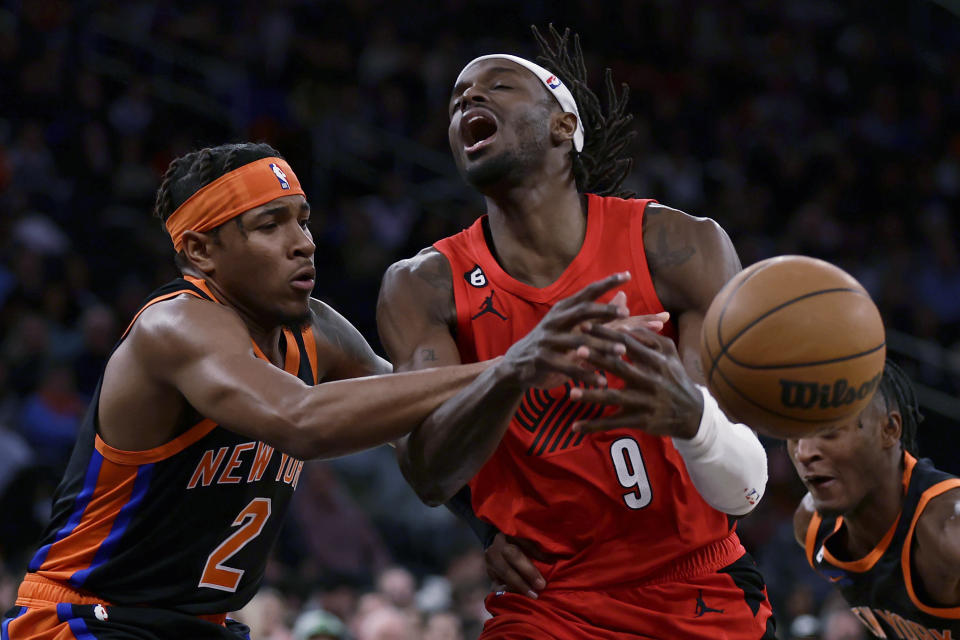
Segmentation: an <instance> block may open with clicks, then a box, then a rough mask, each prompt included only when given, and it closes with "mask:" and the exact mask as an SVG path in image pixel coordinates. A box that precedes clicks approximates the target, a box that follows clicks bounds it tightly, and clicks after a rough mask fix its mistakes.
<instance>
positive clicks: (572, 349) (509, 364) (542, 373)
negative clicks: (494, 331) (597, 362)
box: [502, 272, 630, 388]
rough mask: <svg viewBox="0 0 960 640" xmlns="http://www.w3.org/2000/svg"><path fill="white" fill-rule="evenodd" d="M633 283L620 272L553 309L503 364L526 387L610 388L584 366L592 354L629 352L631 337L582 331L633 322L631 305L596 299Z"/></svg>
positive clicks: (509, 352) (583, 290)
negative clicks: (573, 382) (589, 326)
mask: <svg viewBox="0 0 960 640" xmlns="http://www.w3.org/2000/svg"><path fill="white" fill-rule="evenodd" d="M629 279H630V273H629V272H623V273H615V274H613V275H611V276H608V277H606V278H604V279H603V280H599V281H597V282H594V283H593V284H589V285H587V286H586V287H584V288H583V289H581V290H580V291H578V292H577V293H575V294H573V295H572V296H570V297H569V298H565V299H563V300H561V301H560V302H558V303H556V304H555V305H553V308H552V309H550V311H549V312H548V313H547V315H545V316H544V317H543V319H541V320H540V323H539V324H537V326H536V327H534V328H533V330H532V331H531V332H530V333H528V334H527V335H526V336H524V337H523V338H522V339H521V340H519V341H517V342H516V343H514V345H513V346H512V347H510V349H509V350H508V351H507V353H506V354H505V356H504V360H503V363H502V366H504V367H505V368H506V370H507V371H508V372H509V375H510V376H511V377H512V378H513V379H514V380H516V382H517V383H519V384H520V385H522V386H524V387H543V388H551V387H556V386H559V385H561V384H563V383H564V382H566V380H567V379H568V378H570V379H573V380H576V381H579V382H583V383H584V384H587V385H591V386H593V385H600V386H602V385H605V384H606V378H604V377H603V376H602V375H600V374H599V373H597V372H596V371H593V370H592V369H588V368H584V367H582V366H580V364H581V362H582V361H583V360H584V359H585V358H586V357H587V356H589V355H596V354H606V355H607V356H609V357H611V358H614V357H617V358H619V357H620V355H622V354H624V353H625V352H626V347H625V346H624V344H623V339H622V336H623V335H625V334H621V333H619V332H613V333H609V334H606V335H603V336H598V335H591V334H589V333H586V332H583V331H581V330H580V325H582V324H583V323H584V322H588V321H589V322H591V323H605V322H610V321H613V320H618V319H619V320H625V319H627V318H628V317H629V313H630V312H629V311H628V310H627V308H626V305H625V304H614V303H612V302H611V303H607V304H602V303H598V302H595V300H596V299H597V298H598V297H600V296H601V295H603V294H604V293H606V292H607V291H610V290H611V289H614V288H616V287H618V286H620V285H622V284H623V283H624V282H627V281H628V280H629Z"/></svg>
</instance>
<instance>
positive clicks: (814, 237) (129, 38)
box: [0, 0, 960, 640]
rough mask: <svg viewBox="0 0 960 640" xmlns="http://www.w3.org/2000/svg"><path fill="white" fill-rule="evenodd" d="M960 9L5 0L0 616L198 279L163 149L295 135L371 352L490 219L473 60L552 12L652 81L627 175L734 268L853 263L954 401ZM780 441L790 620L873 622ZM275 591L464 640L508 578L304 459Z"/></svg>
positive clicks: (805, 624)
mask: <svg viewBox="0 0 960 640" xmlns="http://www.w3.org/2000/svg"><path fill="white" fill-rule="evenodd" d="M958 21H960V18H958V17H956V16H954V15H952V14H950V13H948V12H947V11H945V10H944V9H942V8H941V7H940V6H939V5H937V4H934V3H931V2H908V1H906V0H897V1H894V2H885V3H882V7H881V6H878V5H876V3H872V2H866V1H865V0H850V1H844V2H841V1H840V0H794V1H793V2H789V3H771V2H765V1H763V0H743V1H739V2H728V1H719V2H717V1H706V0H704V1H699V0H644V1H642V2H641V1H638V0H610V1H605V2H594V1H591V0H555V1H550V2H547V1H546V0H527V1H525V2H523V3H516V2H509V1H507V0H489V1H488V2H485V3H482V4H481V3H474V2H470V1H468V0H444V1H443V2H436V3H416V2H412V1H410V2H405V1H400V2H396V1H395V2H382V1H379V0H350V1H349V2H346V1H334V0H316V1H306V0H303V1H299V2H297V1H293V0H290V1H283V0H272V1H271V0H266V1H263V0H261V1H258V2H252V1H249V0H238V1H236V2H231V3H219V2H213V1H211V0H195V1H192V2H173V1H171V2H152V1H146V0H123V1H120V0H116V1H112V2H107V1H104V2H95V1H81V2H71V1H69V0H30V1H26V2H7V3H4V5H3V8H0V513H3V514H4V517H3V518H0V560H2V563H0V609H2V608H4V607H6V606H7V605H9V604H10V603H12V599H13V593H12V589H13V585H14V583H15V582H16V581H17V580H18V579H19V577H20V574H21V573H22V571H23V569H24V567H25V555H26V554H28V553H29V552H30V550H31V547H32V545H33V543H34V542H35V540H36V537H37V535H38V534H39V527H40V526H42V523H43V522H44V519H45V517H46V514H47V511H48V510H49V501H48V500H49V495H50V492H51V491H52V488H53V486H55V483H56V481H57V480H58V479H59V475H60V473H61V471H62V468H63V466H64V463H65V459H66V456H67V455H68V454H69V451H70V448H71V446H72V443H73V438H74V433H75V431H76V428H77V425H78V422H79V420H80V419H81V417H82V414H83V412H84V411H85V408H86V404H87V402H88V400H89V398H90V396H91V394H92V393H93V392H94V389H95V386H96V384H97V379H98V377H99V375H100V372H101V370H102V367H103V365H104V363H105V360H106V358H107V357H108V356H109V354H110V351H111V349H112V347H113V344H114V343H115V341H116V339H117V338H118V336H119V335H120V333H121V332H122V330H123V328H124V327H125V325H126V323H127V322H128V321H129V320H130V318H131V317H132V316H133V313H134V312H135V311H136V309H137V308H138V306H139V304H140V302H141V300H143V298H144V297H145V296H146V295H147V294H148V293H149V292H150V291H151V290H152V289H153V288H155V287H156V286H158V285H160V284H162V283H164V282H166V281H168V280H170V279H172V278H174V277H176V275H177V272H176V270H175V268H174V265H173V260H172V258H173V252H172V248H171V246H170V243H169V239H168V238H167V236H166V235H165V233H164V231H163V230H162V228H161V225H160V223H159V221H158V220H156V219H154V218H152V217H151V211H152V204H153V197H154V193H155V191H156V188H157V187H158V185H159V181H160V178H161V176H162V174H163V172H164V170H165V169H166V166H167V164H168V163H169V162H170V160H172V159H173V158H174V157H176V156H178V155H181V154H183V153H185V152H187V151H190V150H193V149H196V148H199V147H201V146H208V145H215V144H220V143H223V142H228V141H242V140H256V141H266V142H269V143H271V144H272V145H273V146H275V147H277V148H278V149H279V150H280V151H281V152H282V153H283V154H284V156H285V157H286V158H287V159H288V160H289V161H290V163H291V165H292V166H293V167H294V168H295V169H296V171H297V173H298V175H299V177H300V180H301V182H302V183H303V184H304V185H305V188H306V190H307V195H308V197H309V199H310V201H311V204H312V208H313V222H312V230H313V233H314V236H315V239H316V242H317V245H318V251H317V256H316V259H317V265H318V278H317V290H316V291H315V295H317V296H318V297H320V298H322V299H324V300H326V301H328V302H330V303H331V304H332V305H333V306H334V307H335V308H337V309H338V310H339V311H341V312H342V313H343V314H344V315H346V316H347V317H348V318H349V319H350V320H351V321H353V322H354V323H355V324H356V326H357V327H358V328H359V329H360V330H361V331H362V332H363V334H364V335H365V336H366V337H367V339H368V340H369V341H370V342H371V343H372V344H374V345H378V341H377V337H376V327H375V321H374V303H375V300H376V296H377V291H378V287H379V282H380V277H381V275H382V274H383V272H384V270H385V269H386V267H387V266H388V265H389V264H390V263H391V262H393V261H394V260H396V259H398V258H400V257H405V256H409V255H412V254H413V253H415V252H416V251H418V250H419V249H420V248H422V247H424V246H427V245H429V244H430V243H432V242H433V241H435V240H437V239H439V238H441V237H443V236H445V235H449V234H451V233H455V232H457V231H459V230H460V229H461V228H463V227H464V226H467V225H468V224H469V223H470V222H472V220H473V219H474V218H475V217H476V216H478V215H479V214H480V213H482V208H483V203H482V201H481V200H480V199H479V198H478V197H476V196H475V195H473V194H472V193H471V191H470V190H469V189H468V188H467V187H466V185H464V184H463V183H462V182H460V180H459V178H458V177H457V176H456V172H455V170H454V167H453V162H452V160H451V159H450V157H449V151H448V150H447V146H446V145H447V142H446V126H447V115H446V111H447V98H448V95H449V92H450V88H451V86H452V83H453V79H454V78H455V76H456V74H457V73H458V72H459V70H460V68H461V67H462V66H463V64H464V63H466V62H467V61H468V60H470V59H471V58H473V57H474V56H475V55H479V54H482V53H490V52H494V51H503V52H510V53H518V54H520V55H524V56H526V57H531V58H532V57H533V56H534V55H535V50H534V48H533V40H532V37H531V36H530V33H529V25H530V24H531V23H536V24H538V25H540V26H544V25H546V24H547V23H548V22H554V23H556V24H557V25H558V26H559V27H564V26H570V27H572V28H573V29H574V30H576V31H578V32H579V33H580V34H581V37H582V42H583V47H584V50H585V54H586V57H587V66H588V69H589V72H590V76H591V78H592V84H593V86H594V88H595V89H599V88H600V86H601V83H600V78H601V77H602V76H601V73H602V69H603V67H605V66H609V67H611V68H612V69H613V71H614V77H615V78H616V80H617V81H623V82H627V83H628V84H629V85H630V86H631V101H630V108H631V111H632V112H633V113H634V114H635V115H636V120H635V127H636V131H637V132H638V136H637V139H636V141H635V143H634V144H633V146H632V148H631V150H630V151H631V153H632V155H633V156H634V158H635V164H634V169H633V172H632V173H631V175H630V176H629V178H628V181H627V186H628V187H629V188H631V189H633V190H634V191H636V192H637V193H638V194H640V195H643V196H647V197H654V198H657V199H658V200H660V201H661V202H663V203H665V204H668V205H671V206H674V207H677V208H680V209H683V210H685V211H688V212H690V213H693V214H697V215H706V216H710V217H712V218H714V219H716V220H717V221H718V222H720V224H721V225H723V226H724V228H725V229H726V230H727V231H728V232H729V233H730V235H731V237H732V238H733V241H734V243H735V245H736V246H737V248H738V250H739V253H740V256H741V259H742V262H743V263H744V264H745V265H746V264H750V263H752V262H755V261H756V260H759V259H763V258H766V257H769V256H771V255H776V254H783V253H803V254H807V255H814V256H818V257H822V258H825V259H828V260H831V261H833V262H835V263H836V264H838V265H840V266H842V267H844V268H846V269H847V270H849V271H850V272H852V273H853V274H854V275H855V276H857V277H858V278H859V279H860V281H861V282H862V283H863V284H864V285H865V286H866V287H867V288H868V289H869V290H870V292H871V293H872V294H873V296H874V298H875V300H876V301H877V302H878V304H879V305H880V307H881V310H882V312H883V314H884V317H885V318H886V320H887V322H888V326H889V327H890V328H891V329H893V330H895V331H897V332H900V333H902V334H905V335H909V336H915V337H917V338H920V339H922V340H924V341H925V342H918V343H917V344H922V345H928V347H926V348H928V350H929V351H930V353H929V354H926V355H925V357H924V358H919V357H918V358H917V359H916V360H915V361H913V362H908V363H907V365H908V368H909V370H910V371H911V373H912V374H913V375H914V376H915V377H916V379H917V380H918V381H920V382H922V383H923V384H924V385H927V386H929V387H931V388H934V389H939V390H940V391H942V392H944V393H945V394H947V395H948V396H952V397H954V398H956V397H958V396H960V374H957V371H960V247H958V242H960V229H958V226H960V223H958V216H957V215H956V214H955V213H954V212H955V211H956V209H957V205H958V201H960V127H958V124H960V46H958V43H960V22H958ZM931 345H932V346H931ZM938 346H939V347H938ZM381 353H382V350H381ZM938 420H939V421H938ZM955 426H956V425H955V424H954V425H951V424H950V423H949V422H947V421H945V420H944V419H943V418H942V417H941V418H939V419H938V417H937V416H936V415H932V416H930V419H929V420H928V421H927V423H925V424H924V425H921V437H920V443H921V453H924V449H926V453H927V454H928V455H930V454H933V457H934V460H935V462H937V463H938V465H939V466H941V467H942V468H946V469H949V470H952V471H954V472H958V471H960V469H958V468H957V466H956V462H955V461H956V460H958V459H960V457H958V455H957V454H958V453H960V451H958V450H957V447H958V444H957V441H956V439H955V438H950V437H948V436H949V432H948V430H949V429H951V428H955ZM767 445H768V451H769V453H770V464H771V483H770V488H769V489H768V493H767V497H766V498H765V500H764V502H763V504H762V506H761V508H760V509H759V510H758V512H757V513H755V514H754V515H752V516H751V517H750V518H747V519H746V520H744V521H742V522H741V525H740V526H741V532H742V537H743V539H744V542H745V544H746V545H747V546H748V548H749V549H750V550H751V551H752V552H753V553H754V554H755V555H756V556H757V557H758V559H759V560H760V562H761V565H762V566H763V568H764V570H765V574H766V577H767V579H768V582H769V584H770V595H771V598H772V599H773V602H774V605H775V610H776V611H777V613H778V618H779V622H780V634H781V637H782V638H822V639H823V640H838V639H840V638H844V639H848V640H849V639H851V638H859V637H862V632H861V631H860V630H859V626H856V625H851V624H850V622H851V618H850V616H849V613H848V612H846V611H845V609H844V607H843V606H842V605H840V604H839V603H838V602H837V601H836V600H835V599H834V598H832V597H831V596H830V590H829V589H828V588H827V587H826V585H825V584H821V582H820V581H819V580H818V579H817V578H816V577H815V576H813V574H812V572H811V571H810V570H809V569H807V568H806V567H805V564H804V560H803V557H802V554H801V553H800V551H799V549H796V548H793V547H794V546H795V543H794V542H793V540H792V531H791V529H790V521H789V518H790V514H791V513H792V511H793V508H794V506H795V505H796V501H797V500H798V498H799V496H800V495H801V494H802V491H801V490H800V487H799V486H798V483H797V481H796V480H795V478H794V473H793V470H792V468H791V467H790V463H789V461H788V460H787V458H786V455H785V452H784V451H783V445H782V443H779V442H774V441H770V442H768V443H767ZM951 465H952V466H951ZM267 585H268V586H267V587H266V588H265V589H264V590H263V591H262V592H261V593H260V594H259V595H258V596H257V598H256V599H255V600H254V601H253V602H252V603H251V604H250V606H249V607H248V608H247V609H246V610H244V611H243V612H240V614H238V615H239V616H240V617H242V618H243V619H244V620H246V621H247V622H248V624H250V625H251V626H252V627H254V628H255V629H256V634H255V635H254V636H253V637H254V638H263V639H267V638H270V639H286V638H292V637H295V638H298V639H299V638H308V637H319V638H326V637H330V638H355V639H356V640H387V639H393V638H396V639H408V638H421V637H423V638H430V639H432V640H440V639H446V640H453V639H456V638H473V637H476V634H477V632H478V629H479V625H481V624H482V620H483V617H484V615H485V614H484V610H483V606H482V598H483V596H484V595H485V593H486V592H487V590H488V588H489V584H488V581H487V578H486V575H485V572H484V570H483V561H482V554H481V552H480V550H479V548H478V545H477V543H476V541H475V540H474V539H473V538H472V534H471V533H470V532H469V531H468V530H466V528H465V527H463V526H462V525H461V524H459V523H458V522H457V521H456V519H455V518H454V517H453V516H452V515H450V514H449V513H448V512H446V511H445V510H444V509H435V510H430V509H427V508H426V507H423V506H422V505H420V503H419V502H418V501H417V499H416V498H415V496H413V494H412V492H411V491H409V490H408V489H407V488H406V485H405V484H404V482H403V479H402V478H401V476H400V474H399V472H398V471H397V469H396V464H395V463H394V462H393V460H392V454H391V453H390V452H389V451H388V450H386V449H382V450H375V451H371V452H368V453H365V454H362V455H358V456H352V457H350V458H346V459H343V460H339V461H332V462H325V463H319V462H317V463H311V464H309V465H308V469H307V481H306V482H304V483H303V485H302V486H301V487H300V489H299V490H298V494H297V499H296V504H295V505H294V508H293V512H292V513H291V515H290V518H289V521H288V525H287V528H286V530H285V533H284V535H283V538H282V541H281V544H280V546H279V548H278V550H277V553H276V554H275V559H274V562H273V563H272V564H271V570H270V573H269V575H268V580H267ZM322 629H326V630H327V631H326V633H327V635H323V633H324V632H323V631H317V632H316V634H315V635H305V634H309V633H311V630H322ZM858 634H860V635H858Z"/></svg>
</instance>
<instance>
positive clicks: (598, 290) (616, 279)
mask: <svg viewBox="0 0 960 640" xmlns="http://www.w3.org/2000/svg"><path fill="white" fill-rule="evenodd" d="M629 279H630V272H629V271H622V272H620V273H614V274H612V275H609V276H607V277H606V278H604V279H603V280H597V281H596V282H594V283H592V284H588V285H587V286H585V287H584V288H583V289H580V291H578V292H577V293H575V294H573V295H572V296H570V297H569V298H566V299H564V300H561V301H560V302H558V303H557V306H560V305H564V306H574V305H577V304H580V303H581V302H592V301H593V300H596V299H597V298H599V297H600V296H601V295H603V294H604V293H606V292H607V291H610V290H611V289H614V288H616V287H618V286H619V285H621V284H623V283H624V282H627V281H628V280H629Z"/></svg>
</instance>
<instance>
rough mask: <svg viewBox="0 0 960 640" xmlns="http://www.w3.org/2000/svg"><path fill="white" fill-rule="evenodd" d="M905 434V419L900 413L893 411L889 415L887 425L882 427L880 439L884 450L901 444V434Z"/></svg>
mask: <svg viewBox="0 0 960 640" xmlns="http://www.w3.org/2000/svg"><path fill="white" fill-rule="evenodd" d="M902 432H903V418H902V416H901V415H900V412H899V411H897V410H896V409H893V410H892V411H890V412H889V413H888V414H887V421H886V423H885V424H884V425H883V426H882V427H880V438H881V440H882V442H883V446H884V448H888V447H892V446H894V445H896V444H897V443H899V442H900V434H901V433H902Z"/></svg>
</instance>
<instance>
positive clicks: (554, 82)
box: [545, 76, 563, 89]
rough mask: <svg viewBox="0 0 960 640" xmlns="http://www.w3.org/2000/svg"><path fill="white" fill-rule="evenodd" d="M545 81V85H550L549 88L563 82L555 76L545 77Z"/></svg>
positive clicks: (554, 87)
mask: <svg viewBox="0 0 960 640" xmlns="http://www.w3.org/2000/svg"><path fill="white" fill-rule="evenodd" d="M545 82H546V83H547V86H548V87H550V88H551V89H556V88H557V87H559V86H560V85H561V84H563V83H562V82H560V78H558V77H557V76H550V77H549V78H547V79H546V81H545Z"/></svg>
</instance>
